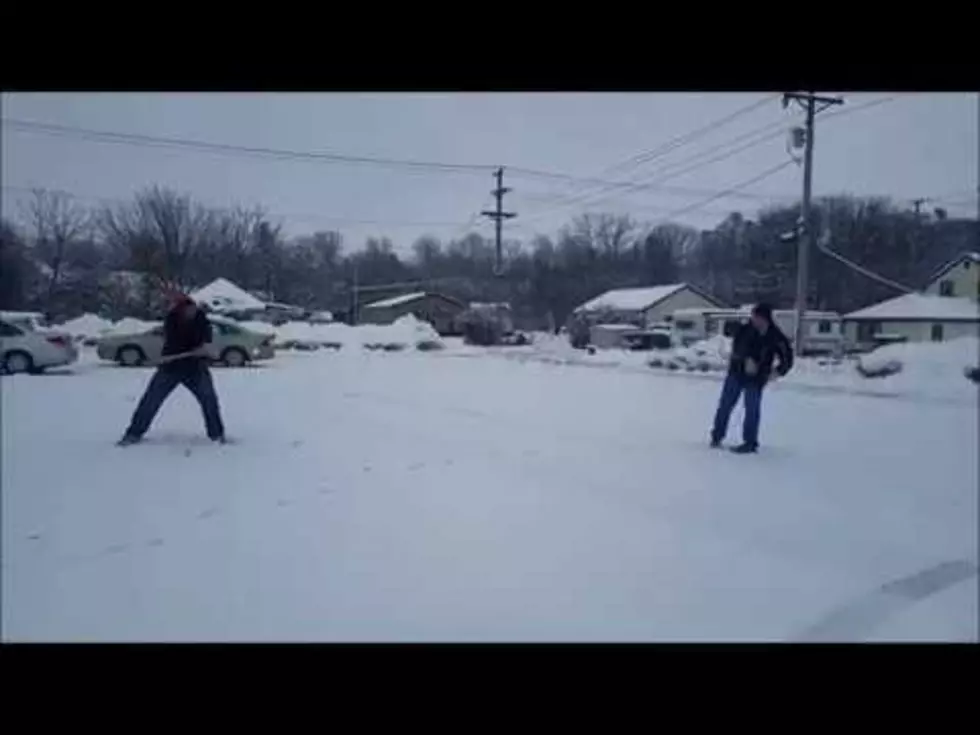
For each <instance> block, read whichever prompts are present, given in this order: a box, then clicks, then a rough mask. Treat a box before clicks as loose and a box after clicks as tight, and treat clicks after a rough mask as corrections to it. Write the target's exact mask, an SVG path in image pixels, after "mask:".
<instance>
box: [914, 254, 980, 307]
mask: <svg viewBox="0 0 980 735" xmlns="http://www.w3.org/2000/svg"><path fill="white" fill-rule="evenodd" d="M923 292H924V293H927V294H932V295H934V296H951V297H953V298H966V299H973V300H974V301H980V253H961V254H960V255H959V256H958V257H956V258H954V259H953V260H951V261H949V262H948V263H946V264H945V265H943V266H942V267H941V268H939V269H938V270H937V271H936V272H935V273H933V275H932V277H931V278H930V279H929V282H928V283H927V284H926V287H925V288H924V289H923Z"/></svg>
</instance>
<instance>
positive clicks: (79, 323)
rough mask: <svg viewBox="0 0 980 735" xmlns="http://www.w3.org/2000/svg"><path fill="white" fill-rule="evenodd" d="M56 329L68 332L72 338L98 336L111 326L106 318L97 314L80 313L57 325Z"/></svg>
mask: <svg viewBox="0 0 980 735" xmlns="http://www.w3.org/2000/svg"><path fill="white" fill-rule="evenodd" d="M57 328H58V330H59V331H61V332H65V333H67V334H70V335H71V336H72V337H73V338H75V339H79V338H86V337H99V336H101V335H102V334H103V333H105V332H108V331H109V330H111V329H112V328H113V324H112V322H111V321H109V320H108V319H103V318H102V317H100V316H98V315H97V314H82V315H81V316H80V317H76V318H75V319H71V320H69V321H67V322H65V323H64V324H59V325H58V326H57Z"/></svg>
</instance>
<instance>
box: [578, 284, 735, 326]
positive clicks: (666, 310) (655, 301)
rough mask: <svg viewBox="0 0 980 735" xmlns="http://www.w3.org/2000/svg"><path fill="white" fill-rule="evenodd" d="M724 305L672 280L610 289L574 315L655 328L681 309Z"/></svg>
mask: <svg viewBox="0 0 980 735" xmlns="http://www.w3.org/2000/svg"><path fill="white" fill-rule="evenodd" d="M724 306H725V304H723V303H722V302H721V301H719V300H718V299H716V298H714V297H713V296H710V295H709V294H707V293H705V292H704V291H701V290H700V289H698V288H696V287H695V286H692V285H691V284H689V283H672V284H669V285H666V286H649V287H645V288H617V289H613V290H612V291H606V292H605V293H603V294H600V295H599V296H596V297H595V298H594V299H591V300H590V301H587V302H585V303H584V304H582V305H581V306H579V307H578V308H577V309H575V311H574V314H575V315H576V316H581V317H584V318H585V319H586V320H587V321H588V322H590V323H592V324H596V323H605V324H610V323H619V324H633V325H636V326H638V327H652V326H654V325H655V324H659V323H662V322H665V321H670V317H671V315H672V314H673V313H674V312H675V311H676V310H678V309H713V308H714V309H717V308H721V307H724Z"/></svg>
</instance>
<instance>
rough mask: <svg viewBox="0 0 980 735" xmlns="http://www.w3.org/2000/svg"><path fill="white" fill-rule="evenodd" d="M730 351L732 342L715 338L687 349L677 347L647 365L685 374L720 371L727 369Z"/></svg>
mask: <svg viewBox="0 0 980 735" xmlns="http://www.w3.org/2000/svg"><path fill="white" fill-rule="evenodd" d="M731 351H732V341H731V339H729V338H728V337H723V336H720V335H719V336H716V337H711V338H710V339H705V340H701V341H700V342H695V343H694V344H692V345H690V346H688V347H679V348H677V349H675V350H673V351H671V352H666V353H664V355H663V356H658V357H654V358H652V359H651V360H650V361H649V362H647V365H649V366H650V367H653V368H667V369H668V370H686V371H687V372H695V371H697V372H702V373H707V372H711V371H721V370H727V369H728V358H729V356H730V355H731Z"/></svg>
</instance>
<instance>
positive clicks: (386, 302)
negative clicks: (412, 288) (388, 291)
mask: <svg viewBox="0 0 980 735" xmlns="http://www.w3.org/2000/svg"><path fill="white" fill-rule="evenodd" d="M426 295H427V294H426V293H425V291H417V292H415V293H406V294H402V295H401V296H393V297H392V298H390V299H382V300H381V301H374V302H372V303H370V304H366V305H365V306H364V307H362V308H364V309H388V308H390V307H392V306H401V305H402V304H407V303H410V302H412V301H418V300H419V299H424V298H425V297H426Z"/></svg>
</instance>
